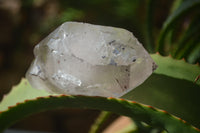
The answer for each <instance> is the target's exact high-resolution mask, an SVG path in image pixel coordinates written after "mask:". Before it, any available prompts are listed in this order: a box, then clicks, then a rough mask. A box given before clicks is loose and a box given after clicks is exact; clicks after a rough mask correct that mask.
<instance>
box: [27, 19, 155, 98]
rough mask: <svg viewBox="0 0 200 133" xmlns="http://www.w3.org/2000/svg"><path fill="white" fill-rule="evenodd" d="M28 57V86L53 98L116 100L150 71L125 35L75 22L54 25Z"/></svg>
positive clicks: (138, 46)
mask: <svg viewBox="0 0 200 133" xmlns="http://www.w3.org/2000/svg"><path fill="white" fill-rule="evenodd" d="M34 55H35V59H34V61H33V63H32V65H31V67H30V68H29V70H28V72H27V74H26V77H27V79H28V80H29V82H30V84H31V85H32V86H33V87H34V88H37V89H45V90H47V91H50V92H53V93H59V94H73V95H90V96H105V97H110V96H111V97H120V96H122V95H124V94H125V93H127V92H129V91H130V90H132V89H133V88H135V87H137V86H138V85H139V84H141V83H142V82H144V80H145V79H146V78H147V77H149V76H150V75H151V73H152V72H153V70H154V69H155V68H156V65H155V63H154V61H153V60H152V58H151V57H150V55H149V54H148V53H147V52H146V50H145V49H144V48H143V46H142V45H141V44H140V43H139V42H138V40H137V39H136V38H135V37H134V36H133V34H132V33H131V32H129V31H127V30H125V29H121V28H115V27H108V26H99V25H92V24H87V23H78V22H66V23H64V24H62V25H61V26H59V27H58V28H57V29H56V30H55V31H53V32H52V33H51V34H50V35H48V36H47V37H46V38H45V39H44V40H42V41H41V42H40V43H39V44H38V45H36V47H35V49H34Z"/></svg>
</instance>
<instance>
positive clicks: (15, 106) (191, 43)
mask: <svg viewBox="0 0 200 133" xmlns="http://www.w3.org/2000/svg"><path fill="white" fill-rule="evenodd" d="M146 2H147V6H148V7H147V11H148V13H147V20H148V21H147V23H146V33H147V34H146V45H145V46H146V48H147V49H148V50H149V52H151V53H154V52H159V53H160V54H161V55H160V54H158V53H157V54H152V55H151V56H152V58H153V59H154V61H155V62H156V63H157V64H158V66H159V67H158V69H157V70H156V71H155V72H154V73H153V74H152V76H150V78H149V79H147V80H146V81H145V82H144V83H143V84H142V85H140V86H139V87H137V88H135V89H134V90H133V91H131V92H129V93H127V94H126V95H124V96H123V97H122V98H121V99H117V98H111V97H108V98H105V97H89V96H71V95H57V94H50V93H48V92H46V91H43V90H36V89H34V88H32V87H31V86H30V84H29V83H28V81H27V80H26V79H22V80H21V82H20V84H19V85H17V86H15V87H13V88H12V90H11V91H10V93H9V94H7V95H6V96H5V97H4V98H3V100H2V101H1V103H0V132H2V131H3V130H5V129H6V128H8V127H9V126H11V125H12V124H14V123H15V122H17V121H19V120H21V119H22V118H24V117H26V116H29V115H32V114H34V113H37V112H41V111H46V110H51V109H58V108H68V107H70V108H71V107H72V108H89V109H98V110H104V111H109V112H114V113H117V114H119V115H125V116H128V117H130V118H131V119H132V120H133V121H134V122H135V123H136V126H137V128H136V129H131V132H146V133H150V132H152V131H153V129H158V130H157V132H169V133H199V132H200V130H199V129H198V128H200V115H199V112H200V108H199V101H200V98H199V94H200V81H199V80H198V77H199V75H200V67H199V65H198V64H195V63H198V62H199V58H200V54H199V53H200V39H199V38H200V34H199V33H198V31H199V29H200V28H199V27H200V26H199V18H200V12H199V10H197V9H198V8H199V7H200V1H199V0H175V1H174V2H173V3H172V8H171V12H170V14H169V16H168V18H167V19H166V21H165V22H164V24H163V28H162V29H161V30H160V31H159V35H158V36H156V37H155V36H154V35H153V34H154V33H155V32H156V31H155V29H154V27H153V21H154V20H153V15H154V13H155V12H156V9H154V7H155V6H154V4H155V3H156V2H158V1H153V0H147V1H146ZM184 17H189V20H190V21H189V24H188V25H189V26H188V27H186V28H184V27H183V23H184ZM180 28H183V30H181V32H180V31H179V29H180ZM166 47H167V48H168V49H166ZM167 54H170V55H168V56H165V57H164V56H163V55H167ZM182 58H184V59H182ZM178 59H182V60H178ZM189 63H194V64H189ZM158 108H159V109H158ZM164 110H166V111H164ZM168 112H169V113H168ZM108 117H109V113H105V112H104V113H102V114H101V116H100V118H99V119H98V121H97V122H96V123H95V126H93V128H92V130H91V132H98V129H99V127H98V126H101V124H102V122H104V121H105V119H107V118H108ZM186 121H187V122H186ZM144 123H145V124H144ZM147 125H148V126H147Z"/></svg>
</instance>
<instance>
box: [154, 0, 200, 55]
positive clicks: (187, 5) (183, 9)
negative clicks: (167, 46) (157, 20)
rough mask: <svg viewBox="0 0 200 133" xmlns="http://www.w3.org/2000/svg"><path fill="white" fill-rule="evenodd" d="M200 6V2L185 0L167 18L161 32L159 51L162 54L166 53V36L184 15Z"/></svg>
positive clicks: (199, 0) (198, 0) (197, 0)
mask: <svg viewBox="0 0 200 133" xmlns="http://www.w3.org/2000/svg"><path fill="white" fill-rule="evenodd" d="M199 6H200V0H185V1H183V2H182V3H181V4H180V6H179V7H178V8H177V9H176V10H175V11H174V12H173V13H172V14H171V15H170V16H169V17H168V18H167V20H166V21H165V23H164V25H163V28H162V30H161V33H160V36H159V40H158V45H157V46H158V47H157V51H159V52H160V53H162V54H163V53H164V41H165V37H166V34H167V33H168V31H169V30H170V29H171V28H174V27H173V26H174V24H175V22H176V21H177V19H179V18H180V17H181V16H182V15H184V14H185V13H187V12H188V11H189V10H193V9H195V8H196V7H199Z"/></svg>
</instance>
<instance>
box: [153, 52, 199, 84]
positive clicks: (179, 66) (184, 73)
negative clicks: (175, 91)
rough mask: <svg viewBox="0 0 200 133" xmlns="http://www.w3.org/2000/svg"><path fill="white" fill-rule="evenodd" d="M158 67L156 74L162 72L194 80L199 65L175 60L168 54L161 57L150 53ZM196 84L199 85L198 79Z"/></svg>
mask: <svg viewBox="0 0 200 133" xmlns="http://www.w3.org/2000/svg"><path fill="white" fill-rule="evenodd" d="M151 57H152V58H153V59H154V61H155V62H156V64H157V65H158V68H157V69H156V71H155V73H156V74H163V75H166V76H170V77H173V78H177V79H185V80H188V81H191V82H195V79H196V78H197V77H198V75H200V67H199V66H198V65H193V64H188V63H186V62H185V61H184V60H176V59H173V58H171V57H170V56H167V57H163V56H160V55H159V54H152V55H151ZM196 84H198V85H200V81H197V82H196Z"/></svg>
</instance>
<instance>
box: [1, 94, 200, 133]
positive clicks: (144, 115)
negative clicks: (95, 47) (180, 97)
mask: <svg viewBox="0 0 200 133" xmlns="http://www.w3.org/2000/svg"><path fill="white" fill-rule="evenodd" d="M64 107H70V108H90V109H98V110H106V111H111V112H114V113H117V114H120V115H125V116H129V117H131V118H133V119H137V120H139V121H143V122H145V123H147V124H149V125H151V126H155V127H159V128H161V129H165V130H167V131H168V132H169V133H177V132H180V133H199V131H198V129H196V128H194V127H192V126H191V125H189V124H187V123H185V122H184V121H183V120H181V119H178V118H176V117H174V116H172V115H170V114H168V113H166V112H165V111H161V110H157V109H155V108H153V107H150V106H146V105H142V104H139V103H136V102H133V101H127V100H123V99H116V98H104V97H89V96H70V95H69V96H67V95H61V96H49V97H42V98H37V99H34V100H27V101H25V102H23V103H19V104H17V106H13V107H11V108H9V110H7V111H5V112H1V113H0V125H1V127H0V131H3V129H5V128H7V127H8V126H9V125H11V124H12V123H13V122H15V121H17V120H19V119H22V118H24V117H25V116H28V115H30V114H33V113H36V112H40V111H45V110H50V109H58V108H64Z"/></svg>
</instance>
